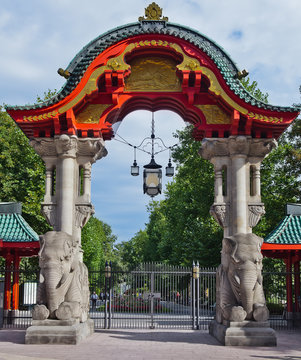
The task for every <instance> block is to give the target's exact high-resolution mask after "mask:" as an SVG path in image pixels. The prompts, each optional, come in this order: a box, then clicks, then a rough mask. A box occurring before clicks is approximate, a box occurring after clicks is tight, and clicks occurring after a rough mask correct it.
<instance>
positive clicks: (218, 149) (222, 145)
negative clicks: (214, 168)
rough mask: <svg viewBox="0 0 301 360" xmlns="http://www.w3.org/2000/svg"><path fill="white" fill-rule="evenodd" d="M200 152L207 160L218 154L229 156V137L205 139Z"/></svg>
mask: <svg viewBox="0 0 301 360" xmlns="http://www.w3.org/2000/svg"><path fill="white" fill-rule="evenodd" d="M199 154H200V155H201V157H202V158H203V159H206V160H211V159H212V158H213V157H216V156H228V155H229V149H228V139H207V138H206V139H204V140H203V141H202V147H201V149H200V150H199Z"/></svg>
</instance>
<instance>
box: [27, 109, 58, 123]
mask: <svg viewBox="0 0 301 360" xmlns="http://www.w3.org/2000/svg"><path fill="white" fill-rule="evenodd" d="M57 114H58V112H57V111H51V112H48V113H45V114H41V115H35V116H24V117H23V120H24V121H41V120H47V119H50V118H53V117H55V116H56V115H57Z"/></svg>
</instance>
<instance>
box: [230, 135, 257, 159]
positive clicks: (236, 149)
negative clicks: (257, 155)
mask: <svg viewBox="0 0 301 360" xmlns="http://www.w3.org/2000/svg"><path fill="white" fill-rule="evenodd" d="M251 142H252V139H250V138H248V137H246V136H231V137H230V138H229V142H228V144H229V145H228V146H229V154H230V155H231V156H237V155H240V156H247V155H248V154H249V150H250V146H251Z"/></svg>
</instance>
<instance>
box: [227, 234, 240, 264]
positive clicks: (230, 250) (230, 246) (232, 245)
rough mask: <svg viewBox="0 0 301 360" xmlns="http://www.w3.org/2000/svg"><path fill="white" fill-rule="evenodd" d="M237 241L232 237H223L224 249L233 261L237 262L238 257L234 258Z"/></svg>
mask: <svg viewBox="0 0 301 360" xmlns="http://www.w3.org/2000/svg"><path fill="white" fill-rule="evenodd" d="M237 246H238V244H237V242H236V241H235V240H234V239H233V237H226V238H224V250H225V251H226V253H227V254H229V255H230V257H231V258H232V259H233V260H234V261H235V262H237V263H238V262H239V259H237V258H236V256H235V254H236V250H237Z"/></svg>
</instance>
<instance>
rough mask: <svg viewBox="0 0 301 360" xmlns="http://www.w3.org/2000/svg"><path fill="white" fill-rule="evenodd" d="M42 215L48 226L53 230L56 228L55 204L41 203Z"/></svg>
mask: <svg viewBox="0 0 301 360" xmlns="http://www.w3.org/2000/svg"><path fill="white" fill-rule="evenodd" d="M41 207H42V213H43V215H44V216H45V218H46V220H47V222H48V224H49V225H50V226H53V227H54V228H55V226H56V204H53V203H50V204H49V203H42V204H41Z"/></svg>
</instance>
